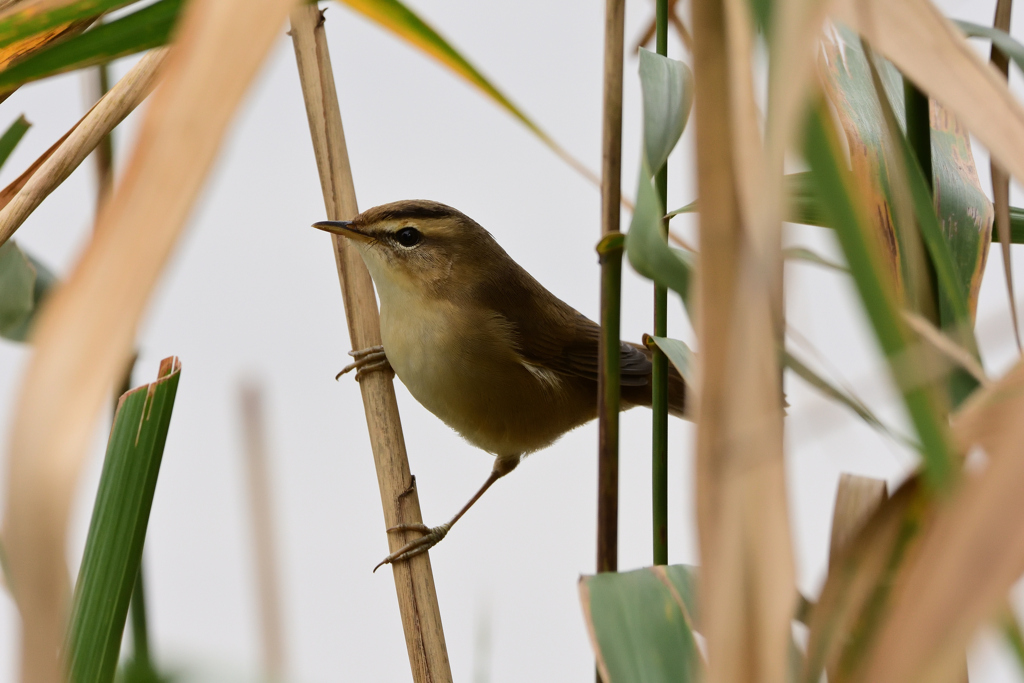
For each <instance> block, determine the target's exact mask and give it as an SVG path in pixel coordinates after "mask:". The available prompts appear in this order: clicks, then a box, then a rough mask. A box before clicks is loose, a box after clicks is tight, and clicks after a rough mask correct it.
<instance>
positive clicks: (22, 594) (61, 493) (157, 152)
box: [4, 0, 292, 683]
mask: <svg viewBox="0 0 1024 683" xmlns="http://www.w3.org/2000/svg"><path fill="white" fill-rule="evenodd" d="M291 5H292V0H193V1H192V2H190V3H189V4H188V6H187V8H186V9H185V14H184V15H183V17H182V21H181V25H180V27H179V29H178V34H177V35H178V38H177V40H176V42H175V46H174V48H173V51H172V53H171V55H170V57H169V60H168V63H167V68H166V72H165V80H164V83H163V85H162V87H161V88H160V89H159V90H158V91H157V92H156V93H155V95H154V97H153V102H152V106H151V107H150V108H149V110H148V111H147V113H146V117H145V119H144V121H143V123H142V126H141V130H140V132H139V137H138V142H137V144H136V146H135V149H134V151H133V153H132V157H131V160H130V162H129V164H128V167H127V169H126V171H125V175H124V180H123V181H122V182H121V184H120V186H119V187H118V188H117V191H116V194H115V195H114V196H113V197H112V198H111V200H110V202H109V203H108V205H107V206H106V208H105V209H104V211H103V213H102V215H101V216H100V217H99V219H98V224H97V229H96V230H95V231H94V237H93V240H92V242H91V243H90V244H89V246H88V247H87V249H86V251H85V253H84V254H83V256H82V258H81V260H80V261H79V262H78V263H77V264H76V266H75V267H74V269H73V270H72V272H71V274H70V276H69V277H68V279H67V280H66V281H65V282H64V283H63V284H62V285H61V286H60V287H59V288H58V289H57V290H56V291H55V292H54V293H53V294H52V295H51V298H50V299H49V301H48V303H47V305H46V307H45V308H44V309H43V311H42V312H41V314H40V317H39V320H38V322H37V325H36V328H35V334H34V339H33V341H34V349H35V353H34V354H33V356H32V358H31V360H30V362H29V365H28V368H27V372H26V373H25V376H24V379H23V382H22V386H21V390H20V395H19V399H18V401H17V411H16V413H15V416H14V421H13V429H12V436H11V447H10V451H9V452H10V470H9V476H8V482H7V487H8V495H7V510H6V515H5V524H6V534H5V536H4V538H5V540H6V549H7V552H8V556H9V560H10V569H11V577H12V581H13V583H14V584H15V586H16V591H17V601H18V607H19V610H20V612H21V616H22V626H23V628H22V650H21V652H22V662H21V680H23V681H25V682H26V683H57V682H58V681H60V680H62V667H61V664H60V661H59V660H58V657H57V653H58V651H59V649H60V645H61V642H62V638H63V631H64V619H65V607H66V604H65V601H64V600H63V599H62V597H63V596H62V595H61V587H62V585H63V583H64V581H65V580H66V578H65V577H66V574H67V569H66V564H65V561H64V548H65V545H64V540H65V532H66V527H67V520H68V511H69V505H70V501H71V495H72V492H73V490H74V487H75V484H76V482H77V480H78V474H79V472H80V469H81V465H82V462H83V460H84V457H85V454H86V448H87V445H88V442H89V438H90V436H91V434H92V430H93V427H94V425H95V420H96V416H97V414H98V412H99V410H100V408H101V406H102V405H103V404H104V402H105V401H106V400H107V397H108V395H109V391H110V387H111V385H112V384H113V382H114V379H115V377H116V376H117V375H118V373H119V372H120V371H121V369H122V368H123V365H124V361H125V359H126V358H127V356H128V354H129V353H130V350H131V347H132V343H133V340H134V336H135V329H136V326H137V324H138V321H139V318H140V316H141V315H142V312H143V309H144V308H145V305H146V302H147V301H148V299H149V296H150V293H151V291H152V289H153V287H154V285H155V284H156V281H157V278H158V277H159V274H160V272H161V270H162V268H163V266H164V265H165V264H166V262H167V259H168V258H169V256H170V253H171V250H172V248H173V247H174V244H175V243H176V241H177V238H178V236H179V235H180V233H181V231H182V229H183V227H184V225H185V222H186V219H187V218H188V215H189V212H190V210H191V207H192V204H193V202H194V201H195V198H196V196H197V195H198V193H199V190H200V188H201V187H202V183H203V179H204V178H205V176H206V174H207V172H208V170H209V168H210V166H211V164H212V162H213V159H214V157H215V155H216V153H217V150H218V149H219V146H220V141H221V138H222V136H223V134H224V131H225V129H226V128H227V125H228V123H229V121H230V120H231V118H232V116H233V114H234V111H235V109H236V107H237V106H238V103H239V102H240V100H241V99H242V96H243V95H244V94H245V91H246V90H247V88H248V85H249V82H250V81H251V80H252V78H253V76H254V75H255V73H256V70H257V68H258V67H259V65H260V64H261V63H262V61H263V58H264V57H265V55H266V54H267V52H268V50H269V49H270V46H271V45H272V43H273V41H274V39H275V38H276V37H277V35H278V32H279V31H280V30H281V27H282V25H283V23H284V19H285V17H286V16H287V13H288V10H289V9H290V7H291ZM143 228H144V229H143Z"/></svg>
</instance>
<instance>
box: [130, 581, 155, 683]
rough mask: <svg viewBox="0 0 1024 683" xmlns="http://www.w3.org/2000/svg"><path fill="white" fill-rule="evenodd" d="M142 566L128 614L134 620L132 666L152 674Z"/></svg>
mask: <svg viewBox="0 0 1024 683" xmlns="http://www.w3.org/2000/svg"><path fill="white" fill-rule="evenodd" d="M142 576H143V572H142V564H141V563H140V564H139V573H138V574H137V575H136V577H135V587H134V588H133V589H132V601H131V611H130V612H129V613H128V616H129V618H130V619H131V620H132V661H131V664H130V666H131V667H132V668H134V669H135V670H136V671H145V672H149V673H152V672H153V671H154V669H153V661H152V660H151V659H150V657H149V622H148V619H147V617H146V585H145V581H144V580H143V578H142Z"/></svg>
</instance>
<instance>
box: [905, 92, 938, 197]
mask: <svg viewBox="0 0 1024 683" xmlns="http://www.w3.org/2000/svg"><path fill="white" fill-rule="evenodd" d="M903 102H904V106H905V107H906V111H907V141H908V142H910V147H911V148H912V149H913V150H914V156H916V157H917V163H919V164H920V165H921V171H922V172H923V173H924V179H925V180H927V181H928V187H932V124H931V113H930V111H929V105H928V96H927V95H925V94H924V93H923V92H921V91H920V90H919V89H918V88H917V86H916V85H914V84H913V82H911V81H910V80H909V79H907V78H904V79H903Z"/></svg>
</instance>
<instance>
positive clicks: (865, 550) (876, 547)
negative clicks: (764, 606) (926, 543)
mask: <svg viewBox="0 0 1024 683" xmlns="http://www.w3.org/2000/svg"><path fill="white" fill-rule="evenodd" d="M928 509H929V508H928V505H927V500H926V498H925V496H924V494H923V492H922V489H921V486H920V485H919V481H918V480H917V479H911V480H910V481H908V482H906V483H905V484H903V485H902V486H901V487H900V488H899V489H898V490H897V491H896V492H895V493H894V494H893V496H892V497H891V498H889V499H888V500H886V501H885V502H884V503H883V504H882V506H881V507H880V508H879V509H878V510H877V512H876V513H875V514H874V515H872V516H871V518H870V519H869V520H868V521H867V523H866V524H865V525H864V526H863V528H862V529H861V531H860V532H859V533H858V534H857V535H856V537H855V538H854V540H853V542H851V543H848V544H847V545H845V546H844V547H843V549H842V550H840V551H839V553H838V555H837V556H836V557H833V558H830V560H829V573H828V579H827V580H826V581H825V587H824V588H823V589H822V591H821V595H820V596H819V598H818V602H817V604H816V605H815V607H814V610H813V611H812V613H811V623H810V636H809V639H808V643H807V659H806V660H805V665H804V671H803V674H802V675H801V677H800V681H802V683H818V681H819V680H820V679H821V673H822V671H823V670H826V669H827V670H828V672H829V681H830V683H843V682H845V681H849V680H850V675H851V670H852V669H853V668H854V667H855V666H856V664H857V662H859V661H860V657H861V656H862V655H863V652H864V650H865V649H866V648H867V647H868V646H869V645H870V644H871V642H872V640H871V636H872V634H873V633H874V631H875V629H876V628H877V625H878V622H879V620H880V618H881V614H882V613H881V609H882V608H883V607H884V605H885V604H886V599H887V596H888V593H889V591H890V589H891V586H892V581H893V578H894V576H895V574H896V569H897V567H899V565H900V562H901V561H902V559H903V558H904V557H905V556H906V555H907V553H909V552H911V551H912V550H913V548H914V544H915V543H916V541H917V538H918V533H919V530H920V527H921V524H922V523H923V521H924V519H925V518H926V516H927V512H928Z"/></svg>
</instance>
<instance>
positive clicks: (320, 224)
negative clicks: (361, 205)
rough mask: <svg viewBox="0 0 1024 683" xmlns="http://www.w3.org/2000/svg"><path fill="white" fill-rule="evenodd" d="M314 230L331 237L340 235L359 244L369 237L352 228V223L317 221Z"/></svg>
mask: <svg viewBox="0 0 1024 683" xmlns="http://www.w3.org/2000/svg"><path fill="white" fill-rule="evenodd" d="M313 227H314V228H318V229H320V230H323V231H324V232H329V233H331V234H332V235H341V236H342V237H348V238H350V239H355V240H359V241H361V242H366V241H369V239H370V237H369V236H368V235H367V234H366V233H363V232H360V231H359V230H357V229H356V228H354V227H353V225H352V221H317V222H316V223H314V224H313Z"/></svg>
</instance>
